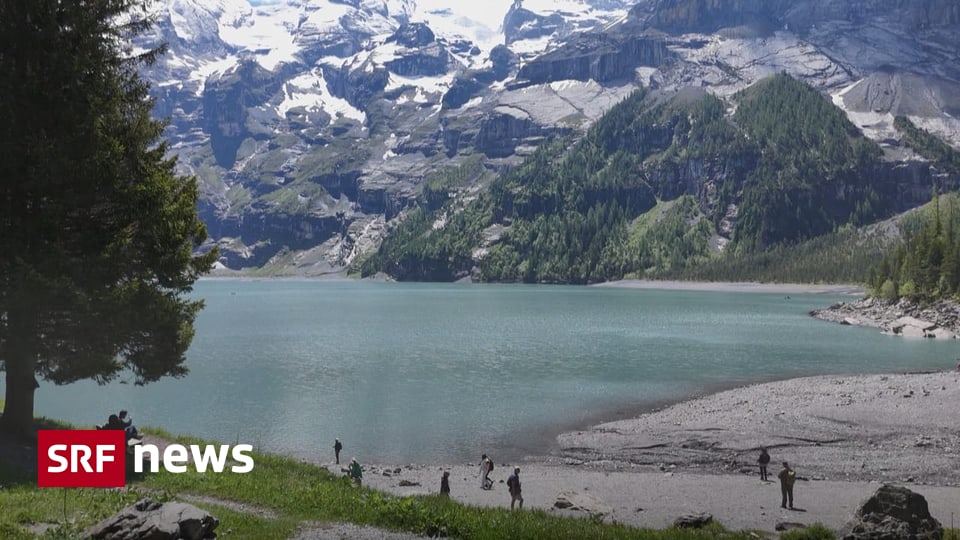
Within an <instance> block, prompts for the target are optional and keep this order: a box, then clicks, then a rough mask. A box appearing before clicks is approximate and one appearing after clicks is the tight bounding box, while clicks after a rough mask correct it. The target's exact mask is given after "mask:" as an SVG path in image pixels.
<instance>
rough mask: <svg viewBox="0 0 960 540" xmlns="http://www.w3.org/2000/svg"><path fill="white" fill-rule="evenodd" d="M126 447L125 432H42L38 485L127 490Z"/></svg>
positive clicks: (38, 456)
mask: <svg viewBox="0 0 960 540" xmlns="http://www.w3.org/2000/svg"><path fill="white" fill-rule="evenodd" d="M126 448H127V438H126V434H125V433H124V432H123V431H122V430H89V429H88V430H40V431H38V432H37V486H39V487H94V488H114V487H123V486H124V485H125V483H126V471H127V452H126Z"/></svg>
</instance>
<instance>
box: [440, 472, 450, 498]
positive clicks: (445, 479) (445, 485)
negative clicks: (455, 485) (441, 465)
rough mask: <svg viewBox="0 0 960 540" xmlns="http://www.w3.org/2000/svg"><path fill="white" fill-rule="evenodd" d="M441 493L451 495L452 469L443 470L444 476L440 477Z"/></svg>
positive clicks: (445, 495)
mask: <svg viewBox="0 0 960 540" xmlns="http://www.w3.org/2000/svg"><path fill="white" fill-rule="evenodd" d="M440 495H441V496H443V497H449V496H450V471H443V476H441V477H440Z"/></svg>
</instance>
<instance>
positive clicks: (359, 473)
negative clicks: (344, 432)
mask: <svg viewBox="0 0 960 540" xmlns="http://www.w3.org/2000/svg"><path fill="white" fill-rule="evenodd" d="M350 478H353V481H354V482H355V483H356V484H357V485H358V486H359V485H362V484H363V468H362V467H360V464H359V463H358V462H357V458H353V459H351V460H350Z"/></svg>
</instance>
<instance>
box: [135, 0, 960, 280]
mask: <svg viewBox="0 0 960 540" xmlns="http://www.w3.org/2000/svg"><path fill="white" fill-rule="evenodd" d="M255 4H256V5H249V4H247V3H245V2H230V1H227V0H219V1H207V0H164V1H162V2H158V3H157V7H156V9H157V10H158V11H157V21H158V24H157V25H156V26H155V27H154V29H153V31H152V33H150V34H149V35H147V36H145V37H144V38H143V39H144V41H143V42H142V43H141V45H143V46H149V45H151V44H156V43H159V42H166V43H168V45H169V50H170V52H169V53H168V54H167V55H165V56H164V57H162V58H161V59H160V60H159V62H158V63H157V64H156V65H154V66H153V67H152V68H151V69H150V70H149V71H148V72H147V73H146V76H147V78H148V79H149V80H150V81H151V83H152V84H153V94H154V96H155V97H156V100H157V101H156V103H157V109H156V112H157V114H158V115H159V116H163V117H169V118H170V119H171V124H170V127H169V128H168V130H167V134H166V135H167V137H168V138H169V139H170V140H171V141H172V148H173V150H174V151H175V152H176V153H177V154H178V155H179V157H180V165H181V167H182V168H183V169H184V172H189V173H192V174H195V175H196V176H197V177H198V178H199V180H200V182H201V186H202V191H203V202H202V206H201V212H202V216H203V218H204V220H205V221H206V223H207V225H208V230H209V232H210V234H211V237H212V241H213V242H215V243H217V244H218V245H219V246H220V252H221V254H222V258H221V261H220V263H219V264H220V267H221V268H222V269H240V268H249V267H264V266H266V267H267V270H268V271H269V272H272V273H296V274H306V275H318V274H325V273H329V272H337V271H340V270H342V269H343V268H345V267H346V266H348V265H349V264H351V263H352V262H353V261H354V260H355V259H357V258H358V257H359V256H361V255H363V254H365V253H369V252H370V251H371V250H373V249H375V248H376V246H377V245H378V243H379V241H380V240H381V239H382V237H383V236H384V235H385V234H387V233H388V232H389V231H390V230H391V229H392V228H393V226H394V224H395V222H396V220H397V219H398V217H400V218H402V216H403V214H404V211H405V210H406V209H409V208H411V207H413V206H417V205H426V206H429V205H431V204H435V205H439V204H442V203H443V202H444V201H446V199H447V198H448V197H450V196H453V197H454V198H457V199H458V200H461V201H463V202H464V203H465V202H467V201H469V200H471V199H472V198H474V197H476V195H477V193H478V192H479V191H480V190H482V189H483V186H485V185H486V183H487V182H488V181H489V180H490V178H491V177H492V176H493V175H495V174H498V173H502V172H505V171H508V170H510V169H512V168H514V167H516V166H517V165H518V164H519V163H520V162H521V160H522V159H523V158H524V157H525V156H527V155H529V154H530V153H531V152H532V151H533V149H534V148H535V147H536V146H537V145H538V144H540V143H541V142H543V141H544V140H546V139H549V138H552V137H556V136H563V135H574V136H576V135H577V134H580V133H582V132H583V131H584V130H585V129H586V128H587V127H588V126H589V125H591V124H592V123H593V122H594V121H595V120H597V119H598V118H599V117H600V116H601V115H602V113H603V112H604V111H606V110H608V109H609V108H610V107H611V106H612V105H613V104H615V103H617V102H619V101H620V100H622V99H623V98H624V97H626V96H627V95H629V94H630V92H631V91H633V90H634V89H635V88H637V87H638V86H639V85H643V86H645V87H649V88H653V89H657V90H658V91H662V92H672V91H676V90H678V89H680V88H683V87H686V86H696V87H702V88H705V89H706V90H707V91H708V92H710V93H713V94H715V95H719V96H722V97H725V96H730V95H732V94H734V93H735V92H737V91H739V90H742V89H744V88H746V87H748V86H750V85H752V84H753V83H755V82H757V81H758V80H760V79H762V78H764V77H767V76H769V75H771V74H775V73H779V72H783V71H785V72H787V73H789V74H791V75H793V76H794V77H796V78H799V79H800V80H802V81H804V82H806V83H808V84H810V85H812V86H813V87H814V88H816V89H818V90H821V91H823V92H826V93H828V94H829V95H830V97H831V98H832V100H833V102H834V104H836V105H837V106H839V107H840V108H842V109H843V110H844V111H845V112H846V113H847V115H848V117H849V118H850V119H851V120H852V121H853V123H854V125H856V126H857V127H858V128H860V129H861V130H862V131H863V132H864V134H865V135H866V136H868V137H869V138H871V139H873V140H874V141H877V142H879V143H880V144H881V146H882V148H883V150H884V160H886V161H887V162H889V163H891V165H890V166H889V167H888V169H889V171H892V172H890V173H889V174H896V175H901V176H903V177H906V176H909V177H911V178H915V179H916V184H917V187H916V191H917V192H918V193H919V194H921V195H924V196H927V198H929V197H928V194H929V192H930V189H929V186H930V185H931V183H932V182H934V181H935V180H936V179H937V178H938V176H937V175H938V174H941V173H942V171H939V170H932V171H931V170H930V166H929V164H927V163H925V162H923V161H922V160H920V158H919V157H918V156H917V155H916V154H914V153H913V152H912V151H910V150H909V149H907V148H906V147H905V146H904V145H902V144H901V143H900V136H899V134H898V132H897V131H896V130H895V129H894V127H893V119H894V116H897V115H903V116H907V117H908V118H910V119H911V120H912V121H913V122H914V123H915V124H916V125H918V126H920V127H923V128H926V129H928V130H931V131H932V132H934V133H936V134H938V135H940V136H941V137H943V138H945V139H946V140H948V141H952V142H953V144H955V145H956V144H957V143H958V142H960V121H958V120H957V118H960V84H958V82H957V81H958V80H960V64H958V62H957V60H956V41H955V36H956V35H957V30H958V27H960V6H958V5H957V4H956V2H953V1H950V0H927V1H923V2H897V1H893V0H858V1H856V2H849V1H846V0H800V1H793V0H791V1H773V2H768V1H762V0H726V1H724V0H716V1H711V2H701V1H693V0H644V1H640V2H636V3H634V2H630V1H627V0H579V1H576V0H563V1H552V0H551V1H548V0H499V1H495V2H490V3H484V5H483V8H482V9H476V8H470V7H469V4H470V3H463V2H454V1H453V0H448V1H444V0H352V1H345V0H338V1H334V0H311V1H307V0H286V1H283V2H256V3H255ZM695 173H696V171H694V176H696V174H695ZM884 174H885V173H884ZM431 182H433V184H431ZM689 185H692V186H702V185H703V184H702V183H701V184H697V183H693V184H689ZM425 186H426V187H427V188H428V189H425ZM921 186H922V187H921ZM431 187H432V189H430V188H431ZM691 189H694V188H691ZM909 189H913V188H909ZM905 197H907V198H910V197H912V195H909V196H908V195H905ZM705 204H709V202H707V203H705ZM729 210H730V211H729V212H728V214H729V215H728V216H726V219H727V221H728V222H735V221H736V220H737V213H736V208H731V209H729ZM436 226H437V227H442V226H443V222H442V221H441V222H438V223H437V224H436Z"/></svg>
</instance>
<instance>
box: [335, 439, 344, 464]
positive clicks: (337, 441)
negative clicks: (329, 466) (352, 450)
mask: <svg viewBox="0 0 960 540" xmlns="http://www.w3.org/2000/svg"><path fill="white" fill-rule="evenodd" d="M341 450H343V445H342V444H340V438H339V437H337V438H335V439H333V456H334V457H335V458H336V459H337V465H339V464H340V451H341Z"/></svg>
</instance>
